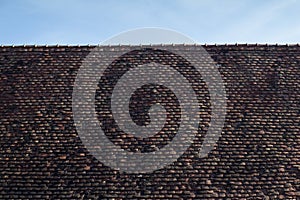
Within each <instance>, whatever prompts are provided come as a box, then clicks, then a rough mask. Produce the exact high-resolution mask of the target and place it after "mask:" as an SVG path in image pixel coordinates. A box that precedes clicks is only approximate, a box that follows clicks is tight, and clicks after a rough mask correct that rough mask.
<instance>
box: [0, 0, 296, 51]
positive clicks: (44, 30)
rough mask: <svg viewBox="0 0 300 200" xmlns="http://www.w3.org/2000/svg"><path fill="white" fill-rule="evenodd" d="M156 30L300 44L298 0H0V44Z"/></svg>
mask: <svg viewBox="0 0 300 200" xmlns="http://www.w3.org/2000/svg"><path fill="white" fill-rule="evenodd" d="M139 27H161V28H167V29H173V30H176V31H179V32H181V33H183V34H185V35H187V36H189V37H191V38H193V39H194V40H195V41H197V42H199V43H201V44H202V43H213V44H214V43H220V44H222V43H272V44H273V43H279V44H280V43H283V44H284V43H299V42H300V0H244V1H243V0H203V1H202V0H119V1H116V0H106V1H104V0H103V1H101V0H98V1H97V0H47V1H46V0H0V44H16V45H18V44H99V43H101V42H102V41H104V40H106V39H107V38H109V37H111V36H113V35H115V34H118V33H120V32H122V31H126V30H130V29H135V28H139Z"/></svg>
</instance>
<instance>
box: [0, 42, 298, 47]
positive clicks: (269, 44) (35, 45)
mask: <svg viewBox="0 0 300 200" xmlns="http://www.w3.org/2000/svg"><path fill="white" fill-rule="evenodd" d="M100 46H101V47H120V46H122V47H134V46H260V47H263V46H300V44H299V43H291V44H288V43H286V44H278V43H275V44H274V43H273V44H271V43H265V44H262V43H255V44H254V43H235V44H233V43H224V44H220V43H219V44H217V43H214V44H213V43H204V44H198V43H194V44H184V43H183V44H139V45H130V44H124V45H123V44H113V45H107V44H105V45H102V44H82V45H81V44H78V45H69V44H51V45H48V44H23V45H19V44H18V45H14V44H11V45H5V44H1V45H0V47H100Z"/></svg>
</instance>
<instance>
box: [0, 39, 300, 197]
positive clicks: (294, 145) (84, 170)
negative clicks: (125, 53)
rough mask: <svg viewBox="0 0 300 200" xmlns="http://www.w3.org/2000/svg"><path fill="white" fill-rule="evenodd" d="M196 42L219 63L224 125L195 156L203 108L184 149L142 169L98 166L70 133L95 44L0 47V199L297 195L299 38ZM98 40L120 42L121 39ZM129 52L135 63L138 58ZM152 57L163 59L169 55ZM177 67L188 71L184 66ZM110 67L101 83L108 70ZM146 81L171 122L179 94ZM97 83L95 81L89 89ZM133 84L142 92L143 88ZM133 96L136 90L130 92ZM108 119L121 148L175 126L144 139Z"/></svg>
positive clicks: (141, 145) (159, 141)
mask: <svg viewBox="0 0 300 200" xmlns="http://www.w3.org/2000/svg"><path fill="white" fill-rule="evenodd" d="M174 46H175V47H174V48H182V46H183V45H174ZM191 47H192V46H191ZM203 47H204V48H205V49H206V51H207V52H208V53H209V54H210V55H211V57H212V59H213V60H214V61H215V62H216V63H217V64H218V69H219V72H220V74H221V76H222V78H223V81H224V83H225V86H226V94H227V114H226V120H225V124H224V128H223V131H222V135H221V137H220V139H219V141H218V142H217V145H216V147H215V148H214V149H213V151H212V152H210V154H209V155H208V156H207V157H205V158H199V157H197V156H196V154H195V152H196V151H197V149H198V148H199V146H200V145H201V142H202V139H203V138H202V137H203V134H205V130H207V127H208V126H209V120H210V117H211V116H210V110H209V108H208V109H207V110H205V112H203V113H202V114H201V117H202V119H203V124H202V125H201V131H199V135H197V137H196V139H195V141H194V143H193V144H192V145H191V146H190V148H189V149H188V151H187V152H186V153H185V154H184V155H182V156H181V157H180V158H179V159H178V160H177V161H176V162H175V163H173V164H172V165H170V166H167V167H165V168H163V169H161V170H157V171H154V172H153V173H146V174H128V173H120V172H119V171H117V170H114V169H111V168H110V167H107V166H105V165H104V164H103V163H101V160H97V159H95V158H94V157H93V156H92V155H91V154H90V153H89V152H88V151H87V149H86V148H85V147H84V145H83V144H82V142H81V140H80V138H79V136H78V134H77V131H76V128H75V125H74V121H73V115H72V90H73V83H74V81H75V78H76V74H77V71H78V69H79V67H80V65H81V64H82V61H83V59H84V58H85V57H86V56H87V55H88V53H89V52H90V51H91V50H92V49H93V48H94V46H48V47H47V46H30V45H29V46H14V47H13V46H2V47H0V93H1V95H0V99H1V100H0V102H1V103H0V116H1V120H0V199H13V198H16V199H20V198H23V199H34V198H38V199H47V198H53V199H65V198H70V199H105V198H115V199H125V198H128V199H134V198H146V199H148V198H149V199H221V198H229V199H241V198H246V199H299V198H300V192H299V191H300V178H299V177H300V134H299V133H300V110H299V109H300V102H299V101H300V46H299V45H249V44H244V45H238V44H237V45H204V46H203ZM103 48H106V50H109V51H119V50H120V49H122V48H126V46H125V47H124V46H111V47H109V46H107V47H103ZM148 48H149V47H148ZM151 48H159V46H152V47H151ZM191 49H192V48H191ZM148 56H150V60H151V59H154V57H155V55H154V54H153V53H150V54H149V55H148ZM127 59H129V60H130V59H133V60H130V62H133V63H134V62H138V59H139V58H138V57H134V58H127ZM159 59H165V61H166V64H169V63H172V59H174V58H169V57H167V58H164V57H162V58H159ZM127 61H128V60H127ZM120 66H121V68H120V70H124V68H125V67H124V68H122V65H120ZM120 66H119V67H120ZM123 66H124V65H123ZM182 70H183V71H182V72H183V73H187V74H189V73H190V72H191V70H192V69H191V68H189V67H185V68H183V69H182ZM192 73H193V72H192ZM108 74H109V72H108ZM113 76H114V74H112V77H111V78H110V79H107V80H108V82H109V83H110V81H113V80H115V79H116V77H113ZM198 78H199V77H198ZM194 79H195V80H199V82H200V83H199V84H198V85H197V84H196V85H195V90H196V92H197V94H199V95H200V96H201V98H203V99H206V100H207V98H209V97H208V96H207V95H208V94H207V92H205V91H206V90H205V86H203V85H201V80H200V79H201V77H200V78H199V79H197V76H195V77H194ZM112 87H113V86H111V87H109V88H105V89H107V90H111V89H112ZM151 87H153V88H156V89H157V90H159V92H162V93H163V95H162V96H161V97H160V98H162V100H161V102H164V101H165V100H166V99H167V100H168V102H171V105H169V108H167V109H170V110H171V111H172V109H173V113H172V112H171V111H170V113H171V114H170V116H169V117H170V118H172V120H173V121H174V120H175V122H173V121H172V120H171V122H170V124H169V125H170V126H172V127H173V128H174V129H173V130H176V129H177V128H178V124H177V123H176V120H178V119H177V118H176V117H178V116H176V113H177V112H178V110H176V109H178V101H177V100H176V98H169V99H168V96H172V95H171V92H170V91H168V90H167V89H166V88H164V87H157V86H151ZM153 88H152V89H153ZM150 91H151V90H150ZM105 92H106V90H101V89H99V90H97V93H96V99H97V95H101V94H103V93H105ZM140 92H141V94H142V97H143V96H144V95H145V94H146V93H147V92H149V89H147V88H141V89H140ZM150 93H151V92H150ZM139 98H141V96H139V95H138V94H136V96H133V101H134V102H138V100H139ZM144 100H145V101H148V103H147V104H143V105H142V107H143V106H144V105H147V106H148V107H149V105H150V104H151V102H152V103H153V101H154V100H153V99H150V100H149V99H144ZM206 100H205V101H204V104H205V102H206ZM168 102H167V103H168ZM167 103H166V106H168V105H167ZM103 106H104V105H103V102H101V101H97V102H96V110H97V112H98V115H99V116H98V118H99V120H104V119H105V118H104V117H101V110H102V109H105V106H104V107H103ZM139 106H141V105H139V104H137V106H136V107H135V106H133V107H132V108H131V109H132V110H133V119H134V120H136V122H137V123H140V124H143V123H145V121H146V122H147V115H144V116H141V115H135V114H134V111H137V110H138V109H139ZM208 107H209V105H208ZM135 109H137V110H135ZM143 109H144V108H141V110H140V111H143ZM110 122H111V121H109V120H108V121H106V122H105V123H104V125H103V129H105V130H106V134H107V136H108V138H110V139H111V141H113V142H114V143H115V144H116V145H120V146H121V147H122V148H124V149H127V150H128V151H154V150H155V148H160V147H162V146H163V145H165V144H166V143H168V142H169V141H171V140H172V137H173V136H174V135H172V134H174V132H172V131H171V132H168V129H167V130H166V131H165V132H163V133H162V134H158V135H157V136H156V137H153V138H151V139H149V140H146V141H145V140H138V139H136V138H133V137H129V136H128V135H126V134H124V133H122V132H119V133H118V134H117V135H116V134H114V133H115V132H116V129H118V127H117V126H116V124H109V123H110ZM166 135H167V136H166ZM165 136H166V137H165Z"/></svg>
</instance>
